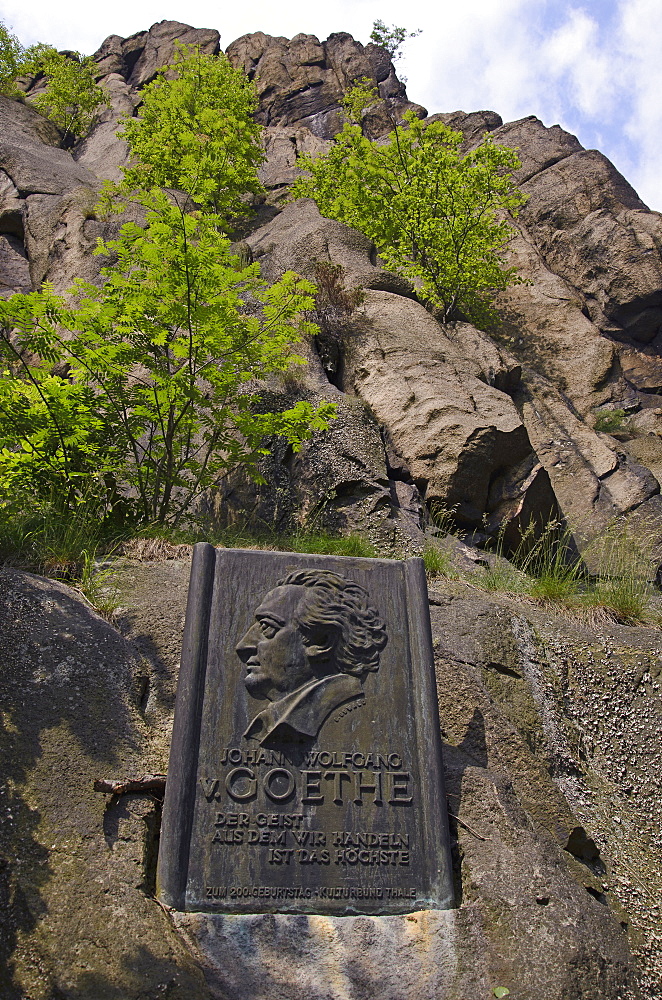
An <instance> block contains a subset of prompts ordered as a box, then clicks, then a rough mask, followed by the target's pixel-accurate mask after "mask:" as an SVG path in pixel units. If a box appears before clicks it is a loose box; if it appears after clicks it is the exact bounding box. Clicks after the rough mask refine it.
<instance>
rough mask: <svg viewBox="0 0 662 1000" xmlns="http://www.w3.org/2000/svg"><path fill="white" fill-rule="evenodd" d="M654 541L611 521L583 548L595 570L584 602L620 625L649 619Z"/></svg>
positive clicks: (647, 536) (651, 536)
mask: <svg viewBox="0 0 662 1000" xmlns="http://www.w3.org/2000/svg"><path fill="white" fill-rule="evenodd" d="M654 546H655V540H654V537H653V535H650V534H649V535H646V534H642V533H641V532H633V531H632V530H631V529H629V528H628V527H627V525H623V524H618V523H617V522H615V523H614V524H612V525H610V527H609V528H607V530H606V531H605V532H604V534H602V535H601V536H599V537H598V538H596V539H595V540H594V541H593V542H592V543H591V545H590V546H589V547H588V549H587V556H588V555H589V554H590V555H591V558H592V560H593V562H594V563H595V564H596V565H597V571H596V573H595V574H594V578H593V580H592V581H591V586H590V587H589V588H588V589H587V592H586V594H585V595H584V603H585V604H586V605H588V606H589V607H592V608H598V609H602V610H603V611H604V612H605V613H606V614H607V615H609V616H610V617H611V618H614V619H616V621H619V622H621V623H623V624H626V625H627V624H636V623H638V622H645V621H653V620H654V617H655V616H654V615H653V614H652V611H651V598H652V597H653V594H654V590H653V585H652V583H651V577H652V572H651V567H652V565H653V555H654Z"/></svg>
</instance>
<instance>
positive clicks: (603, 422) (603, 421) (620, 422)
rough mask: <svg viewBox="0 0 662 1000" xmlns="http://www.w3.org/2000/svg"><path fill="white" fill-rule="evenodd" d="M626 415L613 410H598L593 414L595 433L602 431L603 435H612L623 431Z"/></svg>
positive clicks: (615, 409) (620, 411)
mask: <svg viewBox="0 0 662 1000" xmlns="http://www.w3.org/2000/svg"><path fill="white" fill-rule="evenodd" d="M626 417H627V414H626V412H625V410H621V409H618V408H614V409H613V410H598V411H597V412H596V414H595V423H594V424H593V427H594V429H595V430H596V431H603V432H604V433H605V434H613V433H614V432H616V431H622V430H625V429H626V427H627V420H626Z"/></svg>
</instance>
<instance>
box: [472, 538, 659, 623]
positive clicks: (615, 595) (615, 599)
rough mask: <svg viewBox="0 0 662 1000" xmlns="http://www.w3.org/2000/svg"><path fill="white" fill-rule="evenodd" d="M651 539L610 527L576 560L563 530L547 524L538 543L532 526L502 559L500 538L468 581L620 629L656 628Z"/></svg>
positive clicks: (502, 547)
mask: <svg viewBox="0 0 662 1000" xmlns="http://www.w3.org/2000/svg"><path fill="white" fill-rule="evenodd" d="M653 548H654V540H653V537H652V536H650V537H646V536H644V535H641V534H635V533H633V532H632V531H631V530H628V528H627V526H624V525H622V524H621V525H619V524H614V525H612V526H610V527H609V528H608V529H607V530H606V531H605V532H604V533H603V534H602V535H600V536H599V537H598V538H596V539H595V540H594V541H593V542H592V543H591V545H589V546H588V547H587V548H586V549H585V551H584V559H585V560H586V561H588V562H590V564H591V565H592V567H593V573H589V571H588V569H587V566H586V562H585V561H584V560H583V559H582V558H580V557H579V555H578V553H577V550H576V546H575V542H574V538H573V534H572V532H571V531H570V529H569V528H568V527H567V526H564V525H561V524H560V523H559V522H558V521H550V522H548V524H547V525H546V526H545V528H544V529H543V531H542V533H541V534H540V536H539V537H538V538H535V537H534V527H533V525H529V528H527V530H526V531H525V532H524V533H523V535H522V539H521V541H520V544H519V545H518V547H517V549H516V550H515V552H511V553H509V555H508V558H507V559H506V558H505V556H504V546H503V535H501V536H500V538H498V539H497V543H496V546H495V549H496V551H495V554H496V559H494V561H493V563H492V565H491V566H490V568H489V569H486V570H484V571H482V572H481V573H480V574H476V576H475V580H474V582H475V583H476V584H477V585H478V586H480V587H481V588H483V589H484V590H489V591H506V592H508V593H515V594H523V595H526V596H528V597H530V598H532V599H533V600H536V601H541V602H550V603H556V604H561V605H563V606H565V607H567V608H569V609H571V610H574V611H579V612H581V611H588V612H596V611H597V612H599V613H602V614H603V615H604V616H606V617H608V618H610V619H611V620H613V621H618V622H620V623H622V624H632V625H634V624H637V623H650V624H656V625H658V624H660V622H659V620H658V616H656V615H655V614H654V613H653V611H652V609H651V598H652V596H653V587H652V584H651V582H650V580H651V577H652V572H651V566H652V557H653Z"/></svg>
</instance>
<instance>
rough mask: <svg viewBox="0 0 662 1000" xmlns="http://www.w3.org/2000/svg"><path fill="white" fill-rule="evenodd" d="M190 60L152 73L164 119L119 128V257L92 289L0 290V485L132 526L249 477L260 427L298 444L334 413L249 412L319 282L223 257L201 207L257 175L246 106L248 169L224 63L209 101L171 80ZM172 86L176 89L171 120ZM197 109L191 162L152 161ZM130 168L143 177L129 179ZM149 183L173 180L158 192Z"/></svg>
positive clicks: (219, 229) (223, 245) (302, 406)
mask: <svg viewBox="0 0 662 1000" xmlns="http://www.w3.org/2000/svg"><path fill="white" fill-rule="evenodd" d="M189 60H190V61H189ZM201 60H203V63H202V65H205V66H206V61H207V57H201V56H199V55H198V54H196V53H193V54H191V55H190V56H187V57H186V58H183V59H181V60H180V62H179V63H178V65H177V67H176V75H175V76H174V78H173V79H172V80H170V81H166V80H165V79H164V77H161V78H160V79H159V81H158V90H159V92H160V94H161V96H162V98H163V103H162V107H163V119H164V120H163V122H160V121H159V119H158V116H156V115H155V113H154V111H153V109H151V110H150V112H149V114H145V115H143V116H142V118H140V119H138V120H137V122H138V124H137V126H135V127H133V128H131V129H129V128H128V126H125V127H126V129H127V136H128V138H129V143H130V146H131V149H132V152H133V153H134V154H136V153H137V151H138V150H140V156H141V160H140V161H136V162H135V163H134V164H133V165H132V166H131V167H130V168H128V169H127V172H126V181H125V184H124V185H123V186H122V185H120V191H119V192H118V190H117V189H116V190H115V192H114V194H115V196H118V195H119V194H121V188H122V187H124V188H125V190H130V191H131V192H132V198H133V200H134V201H137V202H138V203H139V205H140V206H141V211H142V213H143V215H144V224H142V225H138V224H137V223H135V222H127V223H125V224H124V225H123V226H122V227H121V229H120V233H119V236H118V238H117V239H116V240H113V241H106V242H103V241H100V242H99V246H98V252H99V253H103V254H105V255H109V256H110V257H112V258H113V259H114V263H113V264H112V265H110V266H107V267H105V268H104V269H103V270H102V272H101V275H102V283H101V285H100V286H99V287H97V286H95V285H91V284H85V283H81V282H79V283H78V284H77V285H76V286H75V288H74V289H72V290H71V291H70V293H69V294H68V296H67V297H66V298H62V297H58V296H56V295H55V294H54V293H53V292H52V290H51V289H49V288H45V289H43V290H42V291H39V292H33V293H31V294H28V295H14V296H12V298H11V299H9V300H6V301H3V302H0V326H1V327H2V329H3V330H4V336H3V338H2V339H1V340H0V348H1V349H2V353H3V355H4V358H5V366H4V372H3V373H2V375H1V377H0V496H2V495H3V493H4V497H5V499H6V500H8V499H9V496H10V494H11V492H12V491H14V492H16V491H20V490H21V489H22V490H23V491H24V492H28V491H30V490H31V491H32V492H33V493H37V494H38V495H39V496H41V497H42V498H44V499H48V498H47V497H46V491H47V489H50V488H51V487H52V485H53V484H56V485H57V486H58V490H59V493H58V497H59V500H60V501H63V502H64V503H65V505H66V504H69V506H75V504H77V503H79V502H80V501H81V499H86V500H88V501H89V499H90V498H92V500H93V501H94V503H96V507H97V509H98V510H99V512H100V515H99V516H103V517H106V518H111V517H112V516H113V515H114V514H115V513H117V512H118V511H119V512H120V513H123V512H127V511H128V512H129V513H130V515H131V516H132V517H134V518H137V519H138V520H139V521H142V522H151V521H158V522H168V523H176V522H177V521H178V520H179V519H180V518H181V517H182V516H184V515H186V516H188V515H189V514H190V512H191V506H192V502H193V501H194V499H195V498H196V496H198V495H199V494H200V493H201V491H203V490H205V489H206V488H207V487H209V486H211V485H212V484H213V483H214V482H215V481H216V479H217V478H218V477H219V476H220V475H222V474H223V473H224V472H227V471H229V470H230V469H232V468H234V467H236V466H237V465H238V464H242V465H244V466H246V467H247V468H248V469H249V471H251V470H252V471H253V473H254V474H256V475H257V473H256V472H255V470H256V462H257V460H258V458H259V456H260V455H262V454H264V453H265V451H266V444H265V441H266V440H267V439H268V437H269V436H270V435H273V434H279V435H282V436H283V437H285V439H286V440H287V441H288V442H289V443H290V444H291V445H292V446H293V448H294V449H295V450H296V449H297V448H298V447H299V446H300V444H301V442H302V441H303V440H304V439H305V438H306V437H308V436H310V434H311V433H312V431H313V430H315V429H317V428H320V429H321V428H324V427H326V426H328V421H329V419H330V418H331V417H332V415H333V412H334V408H333V406H332V405H331V404H322V405H320V406H319V407H318V408H316V409H314V408H313V407H312V406H311V405H310V404H308V403H304V402H301V403H298V404H296V405H295V406H293V407H290V408H289V409H286V410H284V411H282V412H280V413H271V412H267V413H261V412H257V407H256V403H257V402H258V399H259V389H258V386H257V382H259V380H262V379H265V378H268V377H269V376H270V375H271V374H273V373H277V372H285V371H287V370H288V369H289V368H290V366H291V365H293V364H299V363H302V359H301V358H299V357H297V356H296V355H295V354H293V352H292V348H291V344H292V343H294V342H296V341H297V340H298V339H300V336H301V334H302V332H313V329H314V328H313V327H312V325H311V324H307V323H306V321H305V319H303V318H302V317H303V314H304V313H305V311H306V310H310V309H311V307H312V305H313V298H312V294H313V292H314V288H313V286H312V285H310V284H308V283H307V282H305V281H303V280H302V279H300V278H299V277H298V276H297V275H294V274H291V273H288V274H285V275H284V276H283V278H282V279H281V280H280V281H279V282H277V283H276V284H274V285H271V286H270V287H269V286H267V285H266V283H265V282H264V281H262V280H261V279H260V277H259V268H258V266H257V265H255V264H250V265H248V266H242V264H241V262H240V261H239V258H238V257H237V256H236V255H235V254H234V253H233V252H232V249H231V243H230V241H229V238H228V236H227V235H226V233H225V232H224V230H226V229H227V228H228V227H229V219H228V217H227V216H226V215H225V214H223V213H222V212H217V211H213V210H212V208H211V207H210V206H211V205H217V204H220V205H222V207H223V209H224V211H225V212H228V213H234V212H235V211H236V210H237V208H236V203H237V202H238V200H239V199H240V193H241V189H242V188H243V186H244V184H248V185H249V186H250V184H252V185H253V186H255V184H256V183H257V178H256V164H257V163H258V162H259V148H258V141H257V133H256V132H255V131H254V130H253V123H252V115H251V111H252V102H251V101H245V102H244V112H243V113H244V118H243V119H242V117H241V115H240V114H239V112H238V111H237V112H236V116H235V127H236V128H237V129H239V130H243V127H244V125H245V127H246V130H245V132H244V135H248V136H254V138H253V139H252V140H251V155H250V157H248V161H249V163H250V168H249V167H247V166H246V165H245V163H244V162H241V161H243V159H244V153H243V151H242V146H241V144H239V145H238V144H237V143H236V141H235V139H236V137H235V135H234V132H232V133H230V132H227V131H226V129H225V125H226V122H225V120H224V112H223V110H222V109H223V107H227V106H228V104H230V103H231V102H232V99H233V98H232V93H231V91H232V90H233V88H234V87H235V78H234V76H233V74H227V73H226V75H225V86H226V87H227V89H228V93H227V94H226V97H225V101H224V102H223V101H220V99H219V93H218V91H217V90H215V89H214V88H213V87H212V88H210V91H209V93H208V94H207V97H205V88H204V87H202V88H201V89H200V90H198V91H196V93H195V101H191V100H189V99H188V98H189V97H190V92H186V91H183V90H182V89H181V88H178V87H177V83H178V81H179V80H180V79H181V78H182V77H184V78H186V77H187V76H188V73H189V70H190V68H191V66H192V65H201V62H200V61H201ZM224 72H225V70H224ZM166 83H167V84H169V86H165V84H166ZM155 89H157V88H155ZM242 91H243V81H242ZM187 93H188V96H187ZM174 94H180V95H184V97H183V98H182V102H183V107H180V109H179V115H177V114H176V113H175V104H176V102H174V97H173V95H174ZM171 98H172V100H171ZM238 103H239V102H238V101H236V102H235V106H237V105H238ZM214 116H215V120H216V125H217V127H215V125H214ZM194 117H196V120H197V119H204V122H205V128H206V129H207V132H208V135H209V141H207V142H203V143H201V145H200V149H199V157H195V156H191V158H190V159H188V160H187V161H186V166H185V167H183V166H182V163H181V158H177V157H172V156H170V153H169V151H166V153H165V157H164V158H165V160H166V162H167V163H168V164H169V165H168V167H167V169H166V168H163V169H161V168H160V166H159V160H158V156H157V151H158V150H159V149H161V148H163V147H162V144H163V142H164V130H165V129H166V124H165V122H166V121H167V123H168V125H167V128H172V131H171V133H170V136H171V138H170V141H172V142H176V141H177V131H176V128H175V125H174V124H172V123H173V120H174V121H177V120H179V121H180V122H181V123H182V124H181V128H182V130H184V131H185V129H186V123H187V122H190V121H191V120H192V119H193V118H194ZM222 135H225V136H227V146H228V148H227V155H226V157H225V159H224V158H223V157H222V156H221V146H222V140H221V138H220V136H222ZM150 136H151V143H150ZM207 149H209V151H210V156H211V158H212V160H213V163H214V164H215V167H219V164H224V165H225V166H224V169H225V170H226V171H227V176H222V177H220V178H217V179H216V180H215V189H214V190H213V191H212V190H211V188H210V187H209V185H208V181H209V178H211V177H212V176H214V171H213V170H212V168H211V166H210V164H209V163H208V162H206V159H205V157H206V152H205V151H206V150H207ZM142 157H144V160H145V163H146V164H147V166H148V167H149V169H148V170H146V171H145V172H141V170H140V166H141V164H142V162H143V160H142ZM175 171H176V172H177V178H176V180H177V182H178V183H177V184H176V185H175V183H173V182H175V177H174V175H173V174H174V172H175ZM201 178H202V179H203V180H201ZM247 178H248V179H247ZM251 178H252V179H251ZM140 180H144V181H145V185H144V186H141V187H136V185H137V184H138V182H139V181H140ZM161 184H163V185H167V186H169V187H175V186H177V187H179V189H180V190H171V191H169V192H164V191H163V190H161V188H160V185H161ZM147 185H149V187H148V186H147ZM194 197H197V204H198V208H196V207H195V203H194V201H193V198H194ZM200 203H203V209H202V210H201V208H200ZM56 372H59V373H60V374H55V373H56ZM15 402H18V404H19V405H17V406H16V405H14V403H15ZM44 468H46V469H48V473H47V474H46V475H44V474H43V469H44Z"/></svg>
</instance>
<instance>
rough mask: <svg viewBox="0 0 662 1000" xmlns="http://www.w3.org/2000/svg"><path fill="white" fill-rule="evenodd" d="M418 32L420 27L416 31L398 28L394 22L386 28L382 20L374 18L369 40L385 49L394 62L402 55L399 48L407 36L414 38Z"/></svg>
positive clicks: (419, 32)
mask: <svg viewBox="0 0 662 1000" xmlns="http://www.w3.org/2000/svg"><path fill="white" fill-rule="evenodd" d="M420 34H421V29H419V30H418V31H407V29H406V28H398V27H396V25H395V24H392V25H391V27H390V28H388V27H387V26H386V25H385V24H384V22H383V21H380V20H376V21H373V22H372V31H371V32H370V41H371V42H374V44H375V45H380V46H381V47H382V48H383V49H386V51H387V52H388V54H389V56H390V57H391V59H392V60H393V61H394V62H395V61H397V60H398V59H399V58H400V56H401V55H402V53H401V51H400V49H401V47H402V45H403V44H404V42H406V41H407V39H408V38H416V37H417V36H418V35H420Z"/></svg>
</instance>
